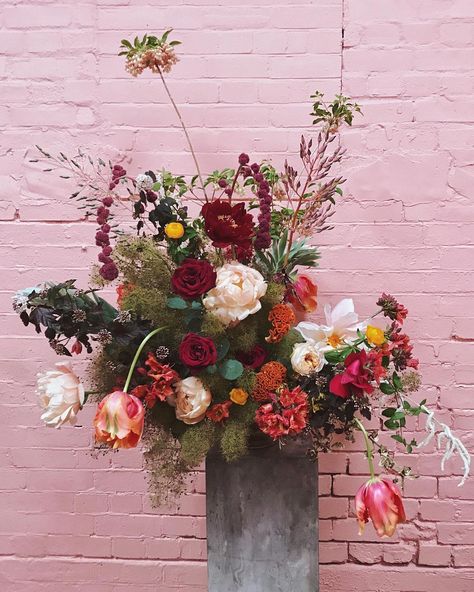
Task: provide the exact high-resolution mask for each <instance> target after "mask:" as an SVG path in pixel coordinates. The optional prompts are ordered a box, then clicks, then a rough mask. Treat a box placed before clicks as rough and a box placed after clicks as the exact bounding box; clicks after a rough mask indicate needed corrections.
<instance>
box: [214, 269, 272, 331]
mask: <svg viewBox="0 0 474 592" xmlns="http://www.w3.org/2000/svg"><path fill="white" fill-rule="evenodd" d="M266 291H267V284H266V283H265V280H264V279H263V276H262V274H261V273H260V272H258V271H257V270H256V269H252V268H251V267H247V266H246V265H242V264H241V263H226V264H225V265H223V266H222V267H219V269H218V270H217V279H216V287H215V288H213V289H212V290H210V291H209V292H208V294H207V296H206V297H205V298H204V300H203V303H204V306H205V307H206V308H207V310H209V311H210V312H212V313H213V314H214V315H216V317H217V318H218V319H219V320H220V321H221V322H222V323H224V324H225V325H230V324H232V323H234V324H235V323H238V322H239V321H243V320H244V319H245V318H247V317H248V316H249V315H251V314H255V313H256V312H258V311H259V310H260V309H261V308H262V305H261V304H260V298H262V297H263V296H265V293H266Z"/></svg>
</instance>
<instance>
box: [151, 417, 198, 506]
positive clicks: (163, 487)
mask: <svg viewBox="0 0 474 592" xmlns="http://www.w3.org/2000/svg"><path fill="white" fill-rule="evenodd" d="M143 446H144V452H143V456H144V460H145V468H146V470H147V476H148V483H149V489H150V498H151V502H152V504H153V506H154V507H158V506H161V505H162V504H164V503H166V502H168V501H174V500H175V499H176V498H177V497H179V496H180V495H182V494H183V493H184V492H185V490H186V481H187V478H188V470H189V467H188V465H187V464H186V463H185V462H184V461H183V460H182V459H181V447H180V445H179V442H178V441H177V440H176V439H175V438H174V436H173V435H172V434H171V433H170V432H169V431H168V430H166V429H163V428H160V427H158V426H150V425H148V426H147V429H146V432H145V434H144V435H143Z"/></svg>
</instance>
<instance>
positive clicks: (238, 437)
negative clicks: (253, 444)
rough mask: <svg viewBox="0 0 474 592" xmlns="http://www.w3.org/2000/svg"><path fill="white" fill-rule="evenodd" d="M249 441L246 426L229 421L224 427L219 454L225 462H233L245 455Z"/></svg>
mask: <svg viewBox="0 0 474 592" xmlns="http://www.w3.org/2000/svg"><path fill="white" fill-rule="evenodd" d="M248 439H249V428H248V426H245V425H242V424H241V423H240V422H238V421H234V420H230V421H228V422H227V424H226V425H225V426H224V429H223V432H222V437H221V443H220V444H221V446H220V447H221V452H222V456H223V457H224V458H225V460H226V461H227V462H234V461H236V460H239V458H242V457H243V456H245V454H246V453H247V450H248V448H247V444H248Z"/></svg>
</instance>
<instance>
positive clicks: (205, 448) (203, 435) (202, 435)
mask: <svg viewBox="0 0 474 592" xmlns="http://www.w3.org/2000/svg"><path fill="white" fill-rule="evenodd" d="M216 433H217V428H216V425H215V424H214V423H212V422H211V421H209V420H204V421H201V422H200V423H198V424H197V425H195V426H190V427H189V428H188V429H187V430H186V431H185V432H184V434H183V435H182V436H181V437H180V439H179V441H180V443H181V452H180V458H181V460H182V461H183V462H184V463H185V464H186V465H187V466H188V467H189V468H190V469H192V468H195V467H197V466H198V465H199V464H200V463H201V462H202V461H203V460H204V459H205V457H206V454H207V453H208V452H209V450H210V449H211V448H212V447H213V446H214V444H215V443H216Z"/></svg>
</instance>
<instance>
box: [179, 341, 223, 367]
mask: <svg viewBox="0 0 474 592" xmlns="http://www.w3.org/2000/svg"><path fill="white" fill-rule="evenodd" d="M179 358H180V360H181V361H182V362H183V364H185V365H186V366H189V368H191V369H196V370H198V369H200V368H206V366H212V365H213V364H215V363H216V362H217V350H216V346H215V345H214V342H213V341H212V339H209V338H208V337H201V335H198V334H197V333H188V334H187V335H185V336H184V338H183V341H182V342H181V344H180V346H179Z"/></svg>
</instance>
